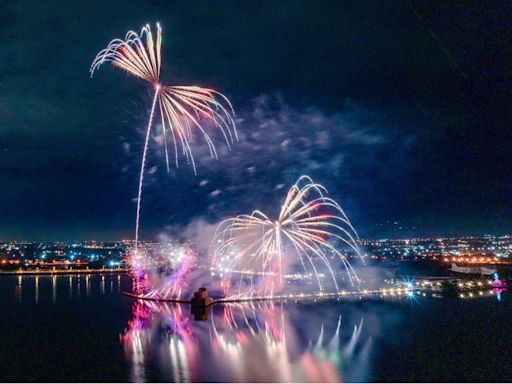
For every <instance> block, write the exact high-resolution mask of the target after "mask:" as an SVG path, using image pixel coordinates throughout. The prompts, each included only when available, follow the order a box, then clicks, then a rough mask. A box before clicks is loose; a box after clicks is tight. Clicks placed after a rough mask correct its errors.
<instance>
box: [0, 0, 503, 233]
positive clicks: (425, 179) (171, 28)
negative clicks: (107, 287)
mask: <svg viewBox="0 0 512 384" xmlns="http://www.w3.org/2000/svg"><path fill="white" fill-rule="evenodd" d="M511 20H512V6H511V5H510V4H507V3H506V2H497V1H496V2H455V1H452V2H446V3H445V2H443V3H441V2H430V1H425V2H418V1H410V2H406V1H404V2H401V1H392V2H385V1H374V2H365V1H297V0H293V1H275V2H270V1H261V0H258V1H243V2H240V1H197V2H190V1H126V0H123V1H108V2H106V1H76V2H74V1H61V2H57V1H44V2H43V1H34V2H32V1H8V2H5V3H4V4H2V7H1V9H0V44H1V54H0V180H1V182H0V240H4V239H27V240H39V239H47V240H52V239H61V240H71V239H77V240H78V239H93V238H94V239H112V240H117V239H121V238H123V237H124V238H132V237H133V227H134V216H135V200H134V199H135V197H136V191H137V177H138V174H137V172H138V167H139V163H140V158H141V153H142V144H143V139H144V136H143V135H144V128H145V123H146V121H147V117H148V115H147V114H148V107H149V104H150V102H151V94H150V92H151V91H150V90H149V89H148V87H147V85H146V84H144V83H143V82H142V81H139V80H137V79H136V78H134V77H132V76H128V75H127V74H126V73H123V72H122V71H119V70H118V69H113V68H112V67H111V66H110V65H104V66H102V67H101V69H100V70H99V71H98V72H97V73H96V74H95V76H94V78H92V79H91V78H90V76H89V66H90V64H91V61H92V60H93V58H94V56H95V55H96V53H97V52H98V51H100V50H101V49H103V48H104V47H105V46H106V45H107V43H108V42H109V41H110V40H111V39H113V38H115V37H123V36H124V34H125V33H126V31H128V30H130V29H133V30H136V31H139V30H140V28H141V27H142V26H143V25H144V24H145V23H147V22H151V23H154V22H156V21H159V22H160V23H161V24H162V26H163V35H164V38H163V47H162V50H163V68H162V80H163V82H164V83H166V84H177V85H199V86H210V87H214V88H216V89H218V90H219V91H221V92H223V93H224V94H225V95H227V96H228V97H229V98H230V100H231V101H232V103H233V106H234V108H235V110H236V113H237V127H238V131H239V136H240V141H239V142H238V143H237V144H236V145H235V146H234V148H233V150H232V151H231V152H228V151H227V149H226V146H225V145H224V144H223V143H222V141H221V140H220V138H217V139H218V140H216V141H217V143H218V145H217V148H218V150H219V152H220V153H221V159H220V160H218V161H215V160H211V159H210V158H209V157H208V152H207V148H206V145H205V143H204V142H203V141H199V140H198V141H197V142H196V143H194V149H193V150H194V152H195V154H196V158H197V160H198V164H199V165H198V175H197V176H196V175H194V173H193V170H192V168H191V167H188V166H186V165H185V161H184V159H183V158H182V159H181V160H182V161H181V164H182V166H181V167H180V168H179V169H178V170H176V169H173V170H172V171H171V173H170V174H167V172H166V170H165V160H164V157H163V150H162V145H161V137H158V132H159V131H158V129H157V128H155V129H154V131H153V132H154V136H153V138H152V140H151V146H150V156H149V159H148V166H147V170H148V176H147V179H146V180H147V184H146V185H145V189H144V198H143V206H142V222H141V225H142V234H143V237H144V238H147V239H151V238H154V237H155V236H156V235H158V234H161V233H166V234H171V235H174V234H177V233H180V232H183V231H185V232H186V231H190V230H191V228H196V229H197V228H201V227H202V226H209V225H210V224H214V223H216V222H217V221H218V220H220V219H222V218H225V217H228V216H232V215H236V214H242V213H249V212H250V211H252V210H253V209H256V208H259V209H262V210H264V211H266V212H269V213H275V212H277V210H278V209H279V206H280V202H281V201H282V199H283V198H284V196H285V194H286V190H287V188H288V187H289V186H290V185H291V184H292V183H293V182H294V181H295V180H296V178H297V177H298V176H300V175H301V174H308V175H310V176H312V177H313V178H314V179H315V181H317V182H319V183H322V184H324V185H325V186H326V187H327V188H328V190H329V192H330V196H331V197H333V198H334V199H336V200H337V201H338V202H340V203H341V204H342V206H343V207H344V208H345V210H346V212H347V214H348V215H349V217H350V218H351V220H352V222H353V224H354V226H355V227H356V228H357V229H358V231H359V233H360V235H361V236H362V237H372V238H379V237H388V236H393V237H404V236H412V235H415V236H420V235H435V236H440V235H462V234H475V235H482V234H486V233H494V234H505V233H510V232H512V222H511V220H510V219H511V217H512V173H511V171H510V170H511V164H512V149H511V144H510V143H511V142H512V126H511V125H512V123H511V121H512V102H511V100H512V94H511V93H512V92H511V90H512V76H511V75H512V74H511V70H510V68H511V63H512V33H511V25H512V24H511ZM156 127H157V126H156ZM187 226H188V228H187Z"/></svg>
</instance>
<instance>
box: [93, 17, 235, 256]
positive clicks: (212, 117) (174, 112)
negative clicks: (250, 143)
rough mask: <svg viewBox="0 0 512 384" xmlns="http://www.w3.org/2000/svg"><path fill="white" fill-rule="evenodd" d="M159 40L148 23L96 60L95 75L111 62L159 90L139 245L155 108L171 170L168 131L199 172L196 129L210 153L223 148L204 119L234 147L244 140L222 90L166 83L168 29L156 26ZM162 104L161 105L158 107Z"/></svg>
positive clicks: (153, 106)
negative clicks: (163, 54) (164, 64)
mask: <svg viewBox="0 0 512 384" xmlns="http://www.w3.org/2000/svg"><path fill="white" fill-rule="evenodd" d="M156 27H157V28H156V29H157V30H156V38H154V36H153V32H152V31H151V27H150V26H149V25H146V26H145V27H144V28H142V30H141V32H140V33H139V34H138V33H136V32H133V31H129V32H128V33H127V34H126V36H125V38H124V40H121V39H114V40H112V41H111V42H110V43H109V44H108V46H107V48H105V49H104V50H102V51H101V52H100V53H98V55H97V56H96V58H95V59H94V61H93V63H92V65H91V69H90V73H91V77H92V75H93V74H94V72H95V71H96V70H97V69H98V68H99V67H100V66H101V65H102V64H103V63H105V62H111V63H112V64H113V65H114V66H115V67H118V68H121V69H123V70H125V71H126V72H128V73H129V74H131V75H133V76H135V77H138V78H140V79H143V80H144V81H146V82H147V83H149V84H150V85H151V86H152V87H153V88H154V90H155V93H154V96H153V102H152V104H151V110H150V114H149V121H148V125H147V128H146V138H145V142H144V151H143V155H142V162H141V169H140V176H139V187H138V196H137V215H136V224H135V248H137V245H138V239H139V220H140V205H141V197H142V183H143V179H144V166H145V163H146V156H147V149H148V142H149V137H150V132H151V126H152V123H153V120H154V117H155V112H156V113H157V114H159V115H160V120H161V123H162V133H163V137H164V147H165V159H166V165H167V171H169V154H168V149H167V138H166V132H167V131H168V132H170V136H171V141H172V143H173V146H174V154H175V163H176V167H178V152H179V151H180V149H181V152H182V153H183V155H184V156H185V157H186V160H187V162H189V163H190V164H191V165H192V167H193V169H194V173H197V172H196V165H195V161H194V156H193V153H192V149H191V146H190V143H191V140H192V132H193V130H194V129H196V130H197V131H199V132H200V135H201V136H202V137H203V138H204V140H205V141H206V143H207V145H208V149H209V151H210V155H211V156H212V157H213V158H217V151H216V149H215V145H214V143H213V140H212V138H211V137H210V135H209V134H208V132H207V128H206V126H205V125H204V124H203V120H206V121H209V122H210V124H212V125H213V126H215V127H216V128H217V129H218V130H219V131H220V132H221V133H222V136H223V137H224V139H225V141H226V143H227V145H228V148H230V149H231V144H232V143H234V141H235V140H237V139H238V137H237V132H236V126H235V121H234V111H233V108H232V106H231V103H230V102H229V100H228V99H227V98H226V97H225V96H224V95H223V94H221V93H219V92H217V91H215V90H213V89H208V88H201V87H197V86H167V85H162V84H161V83H160V67H161V46H162V29H161V27H160V25H159V24H157V25H156ZM157 105H158V109H157Z"/></svg>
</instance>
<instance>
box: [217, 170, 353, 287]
mask: <svg viewBox="0 0 512 384" xmlns="http://www.w3.org/2000/svg"><path fill="white" fill-rule="evenodd" d="M326 194H327V190H326V189H325V188H324V187H323V186H322V185H320V184H317V183H314V182H313V180H312V179H311V178H309V177H308V176H301V177H300V178H299V179H298V181H297V182H296V183H295V184H294V185H293V186H292V187H291V188H290V190H289V191H288V194H287V196H286V199H285V201H284V204H283V205H282V207H281V211H280V213H279V216H278V217H277V219H275V220H273V219H271V218H270V217H269V216H267V215H266V214H265V213H263V212H261V211H254V212H253V213H252V214H251V215H241V216H237V217H235V218H231V219H228V220H225V221H223V222H222V223H221V224H219V227H218V229H217V233H216V235H215V237H214V239H213V241H212V245H211V248H210V252H211V253H212V254H213V257H212V267H211V270H212V274H213V275H215V274H220V275H221V277H222V278H223V284H224V290H225V294H226V295H228V293H229V290H230V288H231V285H232V284H233V281H235V284H237V285H238V293H236V294H235V295H234V297H237V296H238V297H241V296H251V297H254V296H269V295H273V294H274V292H276V291H277V290H279V289H280V288H282V287H283V280H284V279H287V278H296V279H312V280H314V281H316V285H317V286H318V289H319V291H320V292H324V291H325V284H324V282H323V280H324V278H325V276H324V274H323V273H321V272H320V270H321V269H324V268H326V269H327V271H328V272H327V274H326V275H327V276H328V279H329V280H331V282H332V283H333V285H334V288H335V289H336V292H338V291H339V283H338V277H337V272H336V271H335V270H334V268H333V266H332V263H331V262H332V261H333V260H339V261H341V263H342V264H343V265H344V267H345V269H346V271H347V274H348V278H349V280H350V282H351V283H352V284H354V283H355V282H358V281H359V279H358V277H357V275H356V272H355V271H354V269H353V268H352V266H351V265H350V263H349V261H348V260H347V255H346V253H342V252H341V251H340V250H338V249H337V248H335V247H334V245H333V244H331V241H335V242H339V243H342V244H343V245H344V246H345V248H348V250H349V251H350V252H352V253H354V254H355V255H356V256H357V257H359V258H361V259H362V257H361V253H360V251H359V248H358V245H357V240H358V237H357V233H356V231H355V229H354V227H353V226H352V224H351V223H350V221H349V219H348V217H347V215H346V214H345V212H344V211H343V209H342V208H341V206H340V205H339V204H338V203H336V201H334V200H333V199H331V198H329V197H326V196H325V195H326ZM291 262H292V263H297V264H298V265H299V266H300V268H299V269H300V270H301V273H295V274H293V275H285V268H284V264H290V263H291ZM302 272H303V273H302ZM235 276H239V278H237V279H233V278H234V277H235ZM236 280H238V281H236ZM255 280H258V282H257V284H255V283H256V282H255ZM243 282H245V284H243ZM231 297H233V296H231Z"/></svg>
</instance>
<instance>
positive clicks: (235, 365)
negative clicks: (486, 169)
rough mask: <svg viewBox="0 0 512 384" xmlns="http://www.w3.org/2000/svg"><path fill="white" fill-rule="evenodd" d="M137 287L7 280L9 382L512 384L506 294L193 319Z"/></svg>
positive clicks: (4, 368) (281, 306)
mask: <svg viewBox="0 0 512 384" xmlns="http://www.w3.org/2000/svg"><path fill="white" fill-rule="evenodd" d="M130 285H131V283H130V280H129V279H128V277H127V276H108V275H107V276H104V277H101V276H98V275H91V276H90V277H86V276H84V275H82V276H72V277H69V276H60V277H39V278H37V279H36V278H35V277H23V278H18V277H5V276H0V292H1V297H0V304H1V307H0V308H1V311H2V312H1V316H0V381H210V382H211V381H214V382H215V381H238V382H240V381H242V382H243V381H256V382H258V381H260V382H261V381H299V382H310V381H316V382H318V381H334V382H340V381H482V382H486V381H512V370H511V368H512V362H511V361H512V359H510V355H509V353H510V347H511V345H512V337H511V335H512V318H511V315H512V310H511V305H510V304H511V303H510V299H509V297H508V295H507V292H506V293H504V294H503V297H502V301H501V302H498V301H497V300H496V298H494V297H485V298H474V299H468V300H461V299H435V298H431V297H422V296H419V297H414V298H412V299H411V298H408V299H396V300H385V301H384V300H380V299H379V300H378V299H372V300H364V301H358V302H351V303H342V302H330V303H329V302H322V303H293V302H287V303H259V304H254V305H228V306H221V305H216V306H214V307H213V308H212V309H211V310H210V311H209V312H208V313H196V314H190V307H189V306H187V305H184V306H177V305H160V304H155V303H152V304H150V306H147V305H142V304H137V303H135V302H134V301H133V300H131V299H129V298H127V297H124V296H122V295H121V292H122V291H126V290H129V289H130ZM195 317H196V318H200V319H205V320H203V321H196V320H194V318H195Z"/></svg>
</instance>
